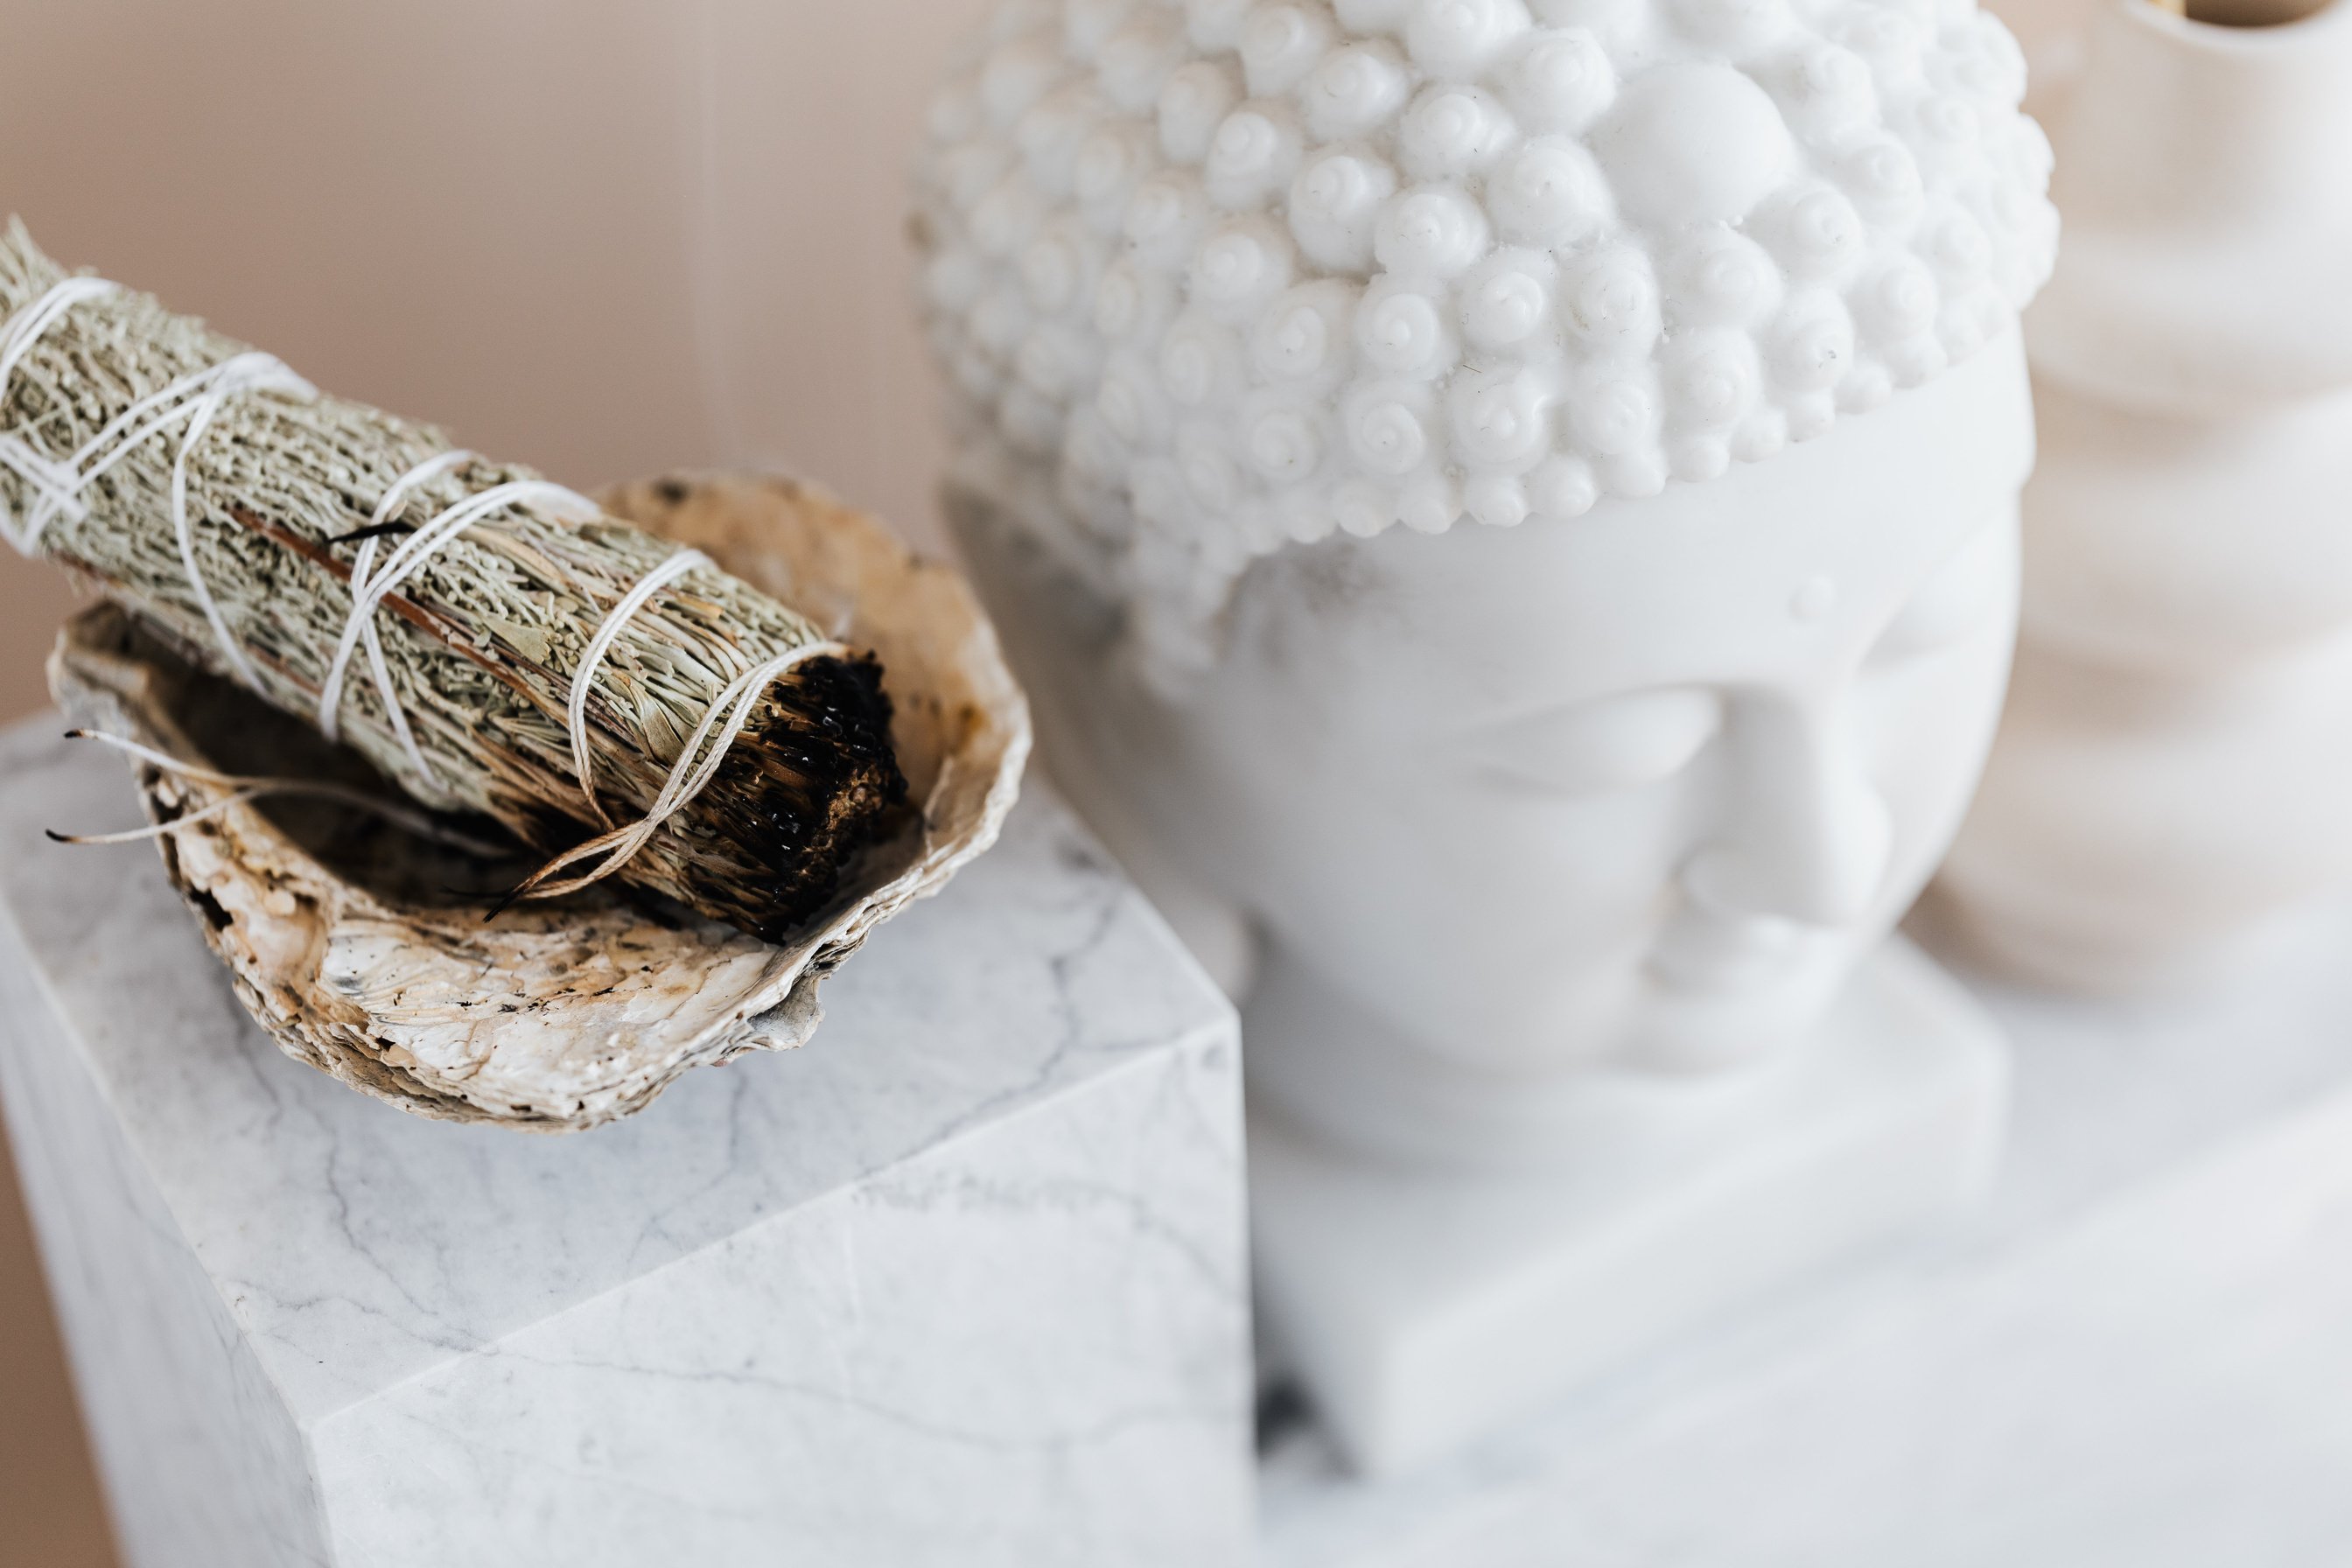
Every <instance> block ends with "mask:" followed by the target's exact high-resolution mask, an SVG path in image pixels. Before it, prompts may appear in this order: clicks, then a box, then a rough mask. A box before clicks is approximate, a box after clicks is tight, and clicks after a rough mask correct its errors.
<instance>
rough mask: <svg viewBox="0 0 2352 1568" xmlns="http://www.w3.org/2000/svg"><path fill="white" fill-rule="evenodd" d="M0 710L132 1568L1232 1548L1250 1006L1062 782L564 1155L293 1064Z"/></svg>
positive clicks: (14, 1008) (15, 959) (86, 793)
mask: <svg viewBox="0 0 2352 1568" xmlns="http://www.w3.org/2000/svg"><path fill="white" fill-rule="evenodd" d="M59 728H60V726H59V724H58V722H57V721H55V720H53V719H46V718H45V719H41V720H37V721H33V722H31V723H30V724H29V725H27V726H22V727H19V728H17V729H16V730H15V731H10V732H7V733H6V734H5V735H0V1096H5V1105H6V1110H7V1114H8V1124H9V1131H10V1135H11V1136H12V1137H13V1138H14V1140H15V1142H16V1151H17V1156H18V1159H19V1161H20V1163H21V1164H22V1166H23V1174H24V1184H25V1190H26V1194H27V1198H28V1201H29V1202H30V1204H31V1205H32V1208H33V1212H34V1215H35V1218H36V1221H37V1227H38V1230H39V1233H40V1237H41V1242H42V1247H43V1252H44V1257H45V1258H46V1260H47V1266H48V1271H49V1276H50V1279H51V1281H52V1284H53V1287H54V1289H55V1291H56V1294H57V1297H58V1308H59V1316H60V1318H61V1320H62V1321H63V1324H64V1327H65V1331H66V1336H67V1339H68V1343H69V1349H70V1352H71V1355H72V1360H73V1364H74V1372H75V1375H76V1379H77V1382H78V1384H79V1388H80V1391H81V1396H82V1401H83V1405H84V1408H85V1410H86V1412H87V1414H88V1415H89V1425H90V1428H91V1432H92V1435H93V1438H94V1441H95V1444H96V1447H97V1449H98V1453H99V1456H100V1463H101V1467H102V1468H103V1470H104V1472H105V1474H106V1477H107V1480H108V1486H109V1491H110V1497H111V1499H112V1502H113V1508H114V1512H115V1518H116V1523H117V1529H118V1532H119V1535H120V1538H121V1542H122V1543H123V1546H124V1550H125V1552H126V1553H127V1555H128V1557H129V1559H130V1560H131V1563H134V1564H137V1565H139V1568H214V1565H218V1568H276V1565H279V1564H329V1563H331V1564H335V1565H337V1568H467V1565H472V1564H480V1565H483V1568H492V1565H495V1568H525V1565H529V1564H538V1563H562V1564H565V1565H566V1568H593V1565H604V1564H613V1565H619V1564H654V1563H661V1564H670V1563H692V1564H694V1565H696V1568H727V1565H731V1564H752V1563H758V1564H772V1563H794V1564H802V1563H805V1564H810V1565H813V1568H814V1565H817V1564H824V1565H826V1568H834V1565H848V1564H866V1563H871V1564H877V1565H883V1564H887V1565H889V1568H919V1565H922V1564H929V1563H954V1564H957V1565H958V1568H977V1565H982V1564H998V1563H1001V1564H1007V1565H1018V1568H1039V1565H1045V1564H1057V1563H1069V1564H1087V1565H1093V1564H1107V1563H1118V1564H1122V1565H1134V1564H1159V1563H1166V1564H1187V1565H1190V1564H1227V1563H1234V1562H1236V1561H1238V1560H1239V1559H1240V1558H1241V1557H1242V1556H1243V1555H1244V1552H1246V1546H1245V1538H1246V1535H1247V1532H1248V1531H1249V1528H1250V1508H1251V1502H1250V1498H1251V1468H1250V1459H1249V1423H1250V1409H1249V1396H1250V1389H1249V1373H1248V1364H1249V1350H1248V1339H1247V1335H1248V1317H1247V1283H1246V1268H1245V1261H1244V1258H1245V1252H1244V1200H1243V1193H1242V1150H1241V1114H1240V1089H1239V1073H1238V1067H1239V1063H1238V1059H1237V1057H1238V1052H1237V1042H1236V1037H1235V1029H1234V1019H1233V1016H1232V1014H1231V1011H1230V1009H1229V1008H1228V1007H1227V1006H1226V1005H1225V1004H1224V1002H1223V999H1222V998H1221V997H1219V996H1218V995H1217V994H1216V993H1215V992H1214V990H1213V987H1211V985H1210V984H1208V982H1207V981H1206V979H1205V978H1203V977H1202V975H1201V973H1199V971H1198V970H1197V969H1196V968H1195V967H1194V966H1193V965H1192V963H1191V961H1190V960H1189V959H1187V958H1185V957H1184V956H1183V954H1182V952H1181V949H1179V947H1178V946H1177V944H1176V943H1175V942H1174V941H1173V939H1172V938H1171V936H1170V935H1169V934H1168V932H1167V931H1166V930H1165V928H1164V927H1163V926H1162V925H1161V924H1160V921H1159V920H1158V919H1157V918H1156V917H1155V916H1154V915H1152V914H1151V912H1150V910H1149V908H1148V907H1147V906H1146V905H1145V904H1143V903H1142V901H1141V900H1139V898H1138V897H1137V895H1136V894H1135V893H1134V892H1133V890H1132V889H1131V888H1130V887H1129V884H1128V883H1127V882H1126V881H1125V879H1123V878H1122V877H1121V876H1120V875H1119V874H1118V872H1117V871H1116V870H1115V869H1114V868H1112V867H1111V865H1110V864H1109V862H1108V861H1107V860H1106V859H1105V858H1103V857H1102V856H1101V855H1100V854H1099V853H1098V852H1097V849H1096V848H1095V847H1093V846H1092V844H1091V843H1090V842H1089V841H1088V840H1087V838H1086V837H1084V836H1083V835H1082V833H1081V832H1080V830H1079V829H1078V828H1076V826H1074V824H1073V821H1072V819H1071V818H1070V817H1069V816H1068V815H1067V814H1066V812H1065V811H1064V809H1063V808H1062V807H1061V806H1060V805H1058V804H1057V803H1056V802H1055V801H1054V800H1053V799H1052V798H1051V797H1050V796H1048V795H1046V794H1045V791H1044V789H1043V788H1042V787H1040V786H1034V785H1033V788H1032V795H1031V798H1030V799H1029V800H1027V801H1026V802H1024V805H1023V806H1022V807H1021V809H1020V811H1019V812H1018V813H1017V814H1016V815H1015V816H1014V818H1013V824H1012V826H1011V827H1010V828H1009V829H1008V831H1007V833H1006V836H1005V838H1004V841H1003V843H1002V844H1001V845H1000V847H998V848H997V849H996V850H995V851H993V852H992V854H991V855H989V856H988V857H987V858H984V859H983V860H982V861H981V862H980V863H979V864H978V865H976V866H975V867H973V868H971V869H970V870H968V871H966V872H965V873H964V874H963V875H962V877H961V878H960V879H958V880H957V882H956V883H955V884H954V886H953V887H951V888H950V889H949V890H948V891H947V893H946V894H945V895H943V896H942V897H941V898H940V899H939V900H936V901H934V902H932V903H929V904H926V905H923V906H921V907H919V908H918V909H916V910H913V911H911V912H910V913H909V914H908V916H906V917H905V918H904V919H903V920H901V921H898V922H896V923H894V924H892V925H891V926H890V927H889V928H887V930H885V931H882V932H881V933H880V934H878V935H877V937H876V938H875V939H874V941H873V942H871V943H870V944H869V945H868V947H867V948H866V951H865V952H861V953H859V954H858V955H857V956H856V958H854V959H853V960H852V961H851V962H850V963H849V964H848V965H847V966H846V967H845V969H844V970H843V971H842V972H841V973H840V974H838V975H836V976H835V977H834V978H833V979H832V980H831V981H830V982H828V983H827V985H826V988H825V991H824V1003H825V1005H826V1008H827V1011H828V1014H829V1019H828V1021H827V1023H826V1024H825V1026H824V1028H823V1029H822V1030H821V1031H820V1032H819V1034H818V1036H817V1037H816V1039H815V1040H814V1042H813V1043H812V1045H811V1046H809V1047H807V1048H805V1049H803V1050H801V1051H798V1052H795V1053H792V1054H790V1055H785V1056H773V1057H766V1056H763V1057H755V1058H748V1059H746V1060H743V1061H740V1062H739V1063H737V1064H735V1065H732V1066H730V1067H727V1068H722V1069H717V1070H711V1071H706V1072H698V1073H695V1074H692V1075H690V1076H689V1077H688V1079H686V1080H684V1081H683V1082H681V1083H680V1084H679V1085H678V1086H677V1088H675V1089H672V1090H671V1091H670V1092H669V1093H668V1094H667V1096H666V1097H665V1098H664V1099H663V1100H661V1101H659V1102H658V1103H657V1104H656V1105H655V1106H654V1107H653V1108H652V1109H651V1110H648V1111H647V1112H646V1113H645V1114H644V1115H642V1116H639V1117H637V1118H635V1120H633V1121H628V1122H625V1123H623V1124H621V1125H618V1126H615V1127H613V1128H610V1129H606V1130H604V1131H597V1132H593V1133H588V1134H583V1135H580V1136H577V1137H572V1138H545V1137H532V1136H527V1135H521V1134H518V1133H515V1132H511V1131H504V1130H499V1129H490V1128H478V1127H458V1126H450V1125H445V1124H439V1123H434V1122H428V1121H418V1120H415V1119H414V1118H411V1117H408V1116H404V1115H403V1114H401V1113H399V1112H398V1111H395V1110H390V1109H388V1108H386V1107H385V1106H383V1105H381V1104H378V1103H376V1102H374V1101H372V1100H364V1099H362V1098H361V1097H360V1096H358V1095H356V1094H353V1093H352V1092H351V1091H350V1090H348V1089H343V1088H341V1087H340V1086H338V1085H337V1084H335V1083H333V1082H332V1081H331V1080H330V1079H327V1078H325V1077H323V1076H321V1075H320V1074H318V1073H316V1072H313V1071H311V1070H310V1069H308V1068H302V1067H299V1066H297V1065H296V1064H294V1063H293V1062H291V1061H289V1060H287V1059H286V1058H283V1057H281V1056H280V1055H279V1054H278V1051H277V1050H276V1048H275V1047H272V1046H271V1045H270V1044H269V1043H268V1040H267V1039H265V1038H264V1037H263V1036H262V1035H261V1033H260V1031H259V1030H257V1028H255V1027H254V1026H252V1025H251V1023H250V1022H249V1021H248V1020H247V1017H246V1016H245V1015H244V1014H243V1013H242V1012H241V1011H240V1010H239V1008H238V1006H237V1005H236V1002H235V1001H234V1000H233V999H232V997H231V995H230V993H229V988H228V985H227V983H226V978H225V976H224V975H223V973H221V971H220V970H219V968H218V966H217V965H216V964H215V963H214V961H213V959H212V958H211V956H210V955H209V954H208V953H207V952H205V949H204V946H203V944H202V942H200V940H199V939H198V935H197V932H196V931H195V930H194V927H193V925H192V924H191V921H192V920H193V919H194V917H193V916H192V915H191V914H190V912H189V911H188V910H185V909H184V908H182V907H181V905H180V904H179V902H178V900H176V899H175V898H174V897H173V894H172V892H171V890H170V889H169V888H168V887H167V886H166V884H165V882H164V879H163V875H162V873H161V871H160V869H159V868H158V867H157V865H156V864H155V858H154V853H153V851H152V849H150V848H147V847H143V846H141V847H120V848H113V849H68V848H64V847H57V846H53V845H50V844H47V843H46V842H44V841H43V840H42V837H41V829H42V828H43V827H45V826H61V827H75V828H83V829H92V828H102V827H110V826H123V825H124V824H125V823H126V822H128V821H129V820H130V819H131V788H130V783H129V780H128V778H127V777H126V775H125V773H124V771H123V768H122V765H121V762H120V761H119V760H118V759H116V758H114V757H112V756H111V755H108V754H103V753H100V752H96V751H95V749H92V750H91V751H89V752H74V751H72V750H71V749H70V748H68V746H67V744H66V743H65V742H60V741H59V740H58V739H57V734H58V729H59Z"/></svg>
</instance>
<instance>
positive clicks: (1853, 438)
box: [1295, 353, 2032, 707]
mask: <svg viewBox="0 0 2352 1568" xmlns="http://www.w3.org/2000/svg"><path fill="white" fill-rule="evenodd" d="M2022 379H2023V377H2022V369H2021V365H2019V364H2018V363H2017V362H2016V360H2015V358H2014V356H2013V355H2012V354H2010V353H1997V354H1994V355H1991V356H1988V361H1987V363H1985V364H1984V365H1983V366H1982V367H1975V366H1971V367H1969V371H1968V372H1967V373H1965V374H1962V375H1960V376H1957V377H1955V378H1953V384H1951V385H1950V386H1948V387H1945V388H1930V389H1927V392H1925V393H1923V394H1921V395H1919V398H1918V400H1917V404H1916V406H1915V407H1913V408H1910V409H1906V410H1902V411H1895V410H1889V411H1886V412H1885V413H1883V414H1882V415H1880V416H1877V417H1876V418H1875V419H1874V420H1871V421H1857V422H1856V423H1855V424H1854V425H1853V426H1852V427H1851V428H1850V429H1849V430H1846V431H1842V432H1839V433H1837V434H1836V435H1835V436H1833V437H1830V438H1827V439H1825V440H1824V441H1823V442H1822V443H1820V444H1818V446H1817V447H1815V448H1814V449H1812V450H1809V451H1801V452H1798V453H1794V454H1791V455H1790V457H1789V458H1787V459H1785V460H1783V461H1782V462H1780V463H1777V464H1773V465H1766V466H1759V467H1757V468H1750V469H1748V470H1744V471H1743V472H1741V473H1739V474H1736V475H1733V476H1730V477H1729V478H1728V479H1726V480H1724V481H1720V482H1717V483H1715V484H1710V485H1696V486H1682V485H1677V486H1671V487H1669V488H1668V489H1667V490H1666V491H1665V492H1664V493H1663V494H1661V495H1658V496H1654V497H1651V498H1648V499H1646V500H1639V501H1628V502H1623V503H1618V504H1609V505H1603V506H1601V507H1598V508H1596V509H1594V510H1593V511H1592V512H1591V513H1590V514H1588V515H1586V516H1584V517H1581V518H1575V519H1562V520H1534V521H1529V522H1528V523H1526V524H1523V525H1522V526H1520V527H1517V528H1513V529H1494V528H1479V529H1456V530H1454V531H1450V532H1447V533H1444V534H1439V535H1422V534H1414V533H1411V532H1407V531H1394V532H1391V533H1388V534H1383V535H1382V536H1381V537H1380V538H1378V539H1373V540H1368V541H1360V542H1346V543H1335V544H1333V545H1332V546H1330V547H1329V548H1330V549H1333V550H1342V551H1349V552H1356V553H1355V556H1354V559H1353V560H1352V562H1351V563H1350V564H1349V566H1348V567H1347V569H1346V570H1345V571H1344V573H1342V574H1339V580H1340V581H1343V582H1344V583H1345V584H1347V589H1346V591H1345V592H1336V593H1330V594H1326V595H1320V596H1316V595H1308V596H1305V597H1302V598H1301V600H1300V601H1299V603H1298V605H1297V609H1296V611H1295V613H1296V614H1297V615H1298V616H1302V617H1304V618H1306V619H1307V620H1310V621H1312V622H1313V623H1314V626H1313V629H1312V630H1311V631H1310V632H1309V633H1308V634H1307V635H1308V637H1309V638H1310V639H1311V640H1312V641H1314V642H1316V643H1318V644H1320V645H1322V652H1321V655H1320V657H1323V658H1329V659H1334V660H1341V661H1345V662H1346V663H1347V664H1349V665H1350V666H1352V667H1354V668H1367V669H1380V670H1382V671H1383V672H1384V676H1383V679H1391V680H1393V681H1395V682H1398V683H1400V688H1401V689H1402V688H1405V687H1412V686H1414V685H1417V684H1420V683H1423V682H1429V683H1434V684H1435V685H1437V686H1439V687H1442V688H1444V689H1450V690H1454V691H1458V692H1463V693H1465V694H1467V696H1466V700H1477V701H1480V702H1482V703H1485V702H1491V703H1495V704H1499V705H1502V706H1506V707H1507V706H1509V705H1511V704H1513V703H1515V702H1518V701H1522V700H1525V701H1539V700H1566V699H1568V698H1570V697H1573V696H1575V695H1578V694H1597V693H1601V692H1607V691H1611V690H1621V689H1636V688H1640V687H1643V686H1653V685H1663V684H1672V683H1677V682H1696V683H1703V684H1710V685H1739V684H1758V685H1770V684H1775V683H1795V684H1803V683H1808V682H1819V681H1821V680H1823V679H1833V678H1834V677H1835V675H1836V674H1837V672H1838V671H1840V670H1842V669H1843V670H1846V671H1848V672H1850V670H1851V668H1852V666H1853V664H1854V663H1855V662H1856V660H1857V659H1858V658H1860V656H1861V655H1862V654H1863V653H1864V652H1866V651H1867V648H1868V647H1869V645H1870V643H1871V642H1872V641H1873V640H1874V638H1875V637H1876V636H1877V635H1878V633H1879V632H1880V631H1881V630H1882V629H1883V628H1884V627H1885V625H1886V624H1887V622H1888V621H1890V620H1891V619H1892V618H1893V617H1894V616H1895V615H1896V614H1897V613H1898V612H1900V611H1901V610H1902V609H1903V608H1904V606H1905V605H1906V604H1908V603H1909V602H1910V601H1911V600H1912V598H1913V597H1914V596H1915V595H1917V594H1918V593H1919V592H1920V591H1921V590H1922V589H1923V588H1924V587H1925V586H1926V585H1927V584H1929V583H1930V582H1931V581H1932V580H1934V579H1935V578H1936V577H1937V574H1938V573H1939V572H1940V571H1943V570H1944V569H1945V568H1946V567H1947V565H1948V563H1952V562H1953V561H1954V560H1955V559H1956V557H1958V556H1959V555H1960V554H1961V553H1962V552H1963V550H1964V548H1965V547H1966V546H1967V545H1969V543H1970V542H1972V541H1973V540H1975V539H1977V538H1978V537H1979V535H1981V534H1982V533H1983V532H1984V531H1986V530H1987V529H1990V528H1995V527H1998V526H2000V524H2001V523H2002V522H2003V521H2006V520H2012V519H2013V518H2014V516H2015V495H2016V489H2017V486H2018V485H2019V484H2020V482H2021V480H2022V479H2023V477H2024V474H2025V471H2026V469H2027V467H2028V465H2029V464H2030V462H2031V457H2032V435H2031V430H2030V427H2029V426H2028V422H2027V416H2026V407H2027V405H2026V400H2025V398H2024V396H2023V391H2022Z"/></svg>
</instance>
